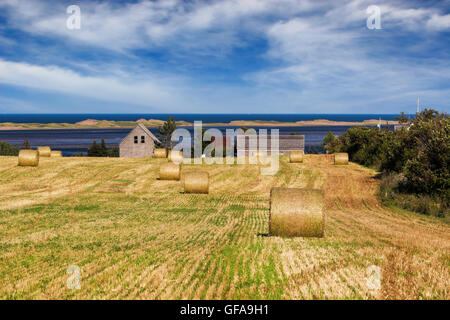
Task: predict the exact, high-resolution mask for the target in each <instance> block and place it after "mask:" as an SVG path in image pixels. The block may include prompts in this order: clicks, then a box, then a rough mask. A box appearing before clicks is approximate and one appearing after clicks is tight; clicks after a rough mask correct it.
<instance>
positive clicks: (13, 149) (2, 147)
mask: <svg viewBox="0 0 450 320" xmlns="http://www.w3.org/2000/svg"><path fill="white" fill-rule="evenodd" d="M18 154H19V148H18V147H17V146H14V145H10V144H9V143H7V142H6V141H1V142H0V156H17V155H18Z"/></svg>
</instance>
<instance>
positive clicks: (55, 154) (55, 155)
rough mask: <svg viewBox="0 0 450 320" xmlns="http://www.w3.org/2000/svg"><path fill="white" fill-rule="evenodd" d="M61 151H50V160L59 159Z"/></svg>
mask: <svg viewBox="0 0 450 320" xmlns="http://www.w3.org/2000/svg"><path fill="white" fill-rule="evenodd" d="M62 156H63V155H62V151H58V150H52V151H51V157H52V158H60V157H62Z"/></svg>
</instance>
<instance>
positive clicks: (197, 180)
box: [183, 171, 209, 193]
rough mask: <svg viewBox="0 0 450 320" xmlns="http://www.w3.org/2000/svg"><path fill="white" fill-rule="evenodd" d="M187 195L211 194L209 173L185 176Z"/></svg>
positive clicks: (203, 172) (202, 172)
mask: <svg viewBox="0 0 450 320" xmlns="http://www.w3.org/2000/svg"><path fill="white" fill-rule="evenodd" d="M183 184H184V192H185V193H209V173H208V172H205V171H196V172H186V173H185V174H183Z"/></svg>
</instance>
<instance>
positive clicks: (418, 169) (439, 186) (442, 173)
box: [403, 109, 450, 200]
mask: <svg viewBox="0 0 450 320" xmlns="http://www.w3.org/2000/svg"><path fill="white" fill-rule="evenodd" d="M408 131H409V132H408V133H409V135H410V142H411V144H412V148H413V150H414V152H413V155H414V156H413V157H412V159H409V160H407V161H406V164H405V168H404V171H403V172H404V174H405V178H406V182H405V186H406V187H407V188H408V190H410V191H412V192H417V193H425V194H436V195H439V196H444V197H445V198H446V199H447V200H450V118H449V117H448V115H446V114H445V113H439V112H437V111H435V110H427V109H425V110H424V111H422V112H421V113H420V114H418V115H417V116H416V118H415V119H414V120H413V121H412V123H411V126H410V128H409V130H408Z"/></svg>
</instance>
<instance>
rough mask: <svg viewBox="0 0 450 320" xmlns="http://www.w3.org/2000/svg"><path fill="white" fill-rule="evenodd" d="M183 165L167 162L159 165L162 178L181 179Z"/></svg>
mask: <svg viewBox="0 0 450 320" xmlns="http://www.w3.org/2000/svg"><path fill="white" fill-rule="evenodd" d="M180 176H181V165H180V164H178V163H173V162H167V163H164V164H162V165H161V166H160V167H159V179H160V180H180Z"/></svg>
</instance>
